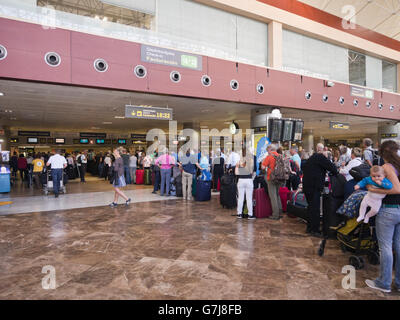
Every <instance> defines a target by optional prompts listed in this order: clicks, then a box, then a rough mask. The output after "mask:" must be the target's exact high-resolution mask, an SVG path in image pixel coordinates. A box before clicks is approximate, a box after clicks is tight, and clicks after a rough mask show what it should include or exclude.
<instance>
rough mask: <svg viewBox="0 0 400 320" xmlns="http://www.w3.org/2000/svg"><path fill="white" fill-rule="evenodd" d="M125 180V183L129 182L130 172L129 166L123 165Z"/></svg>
mask: <svg viewBox="0 0 400 320" xmlns="http://www.w3.org/2000/svg"><path fill="white" fill-rule="evenodd" d="M124 173H125V180H126V183H127V184H131V183H132V181H131V172H130V170H129V166H124Z"/></svg>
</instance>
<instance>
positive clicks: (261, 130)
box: [254, 127, 267, 133]
mask: <svg viewBox="0 0 400 320" xmlns="http://www.w3.org/2000/svg"><path fill="white" fill-rule="evenodd" d="M259 132H267V127H258V128H254V133H259Z"/></svg>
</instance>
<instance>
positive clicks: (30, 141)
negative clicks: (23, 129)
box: [27, 138, 38, 144]
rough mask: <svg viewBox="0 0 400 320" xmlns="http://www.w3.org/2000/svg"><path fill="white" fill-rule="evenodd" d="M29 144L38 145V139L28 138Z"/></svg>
mask: <svg viewBox="0 0 400 320" xmlns="http://www.w3.org/2000/svg"><path fill="white" fill-rule="evenodd" d="M27 142H28V143H31V144H37V143H38V138H28V141H27Z"/></svg>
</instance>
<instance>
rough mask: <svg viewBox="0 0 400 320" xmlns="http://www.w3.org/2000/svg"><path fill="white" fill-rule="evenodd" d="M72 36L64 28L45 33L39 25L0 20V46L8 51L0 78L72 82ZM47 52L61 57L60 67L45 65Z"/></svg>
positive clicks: (2, 64)
mask: <svg viewBox="0 0 400 320" xmlns="http://www.w3.org/2000/svg"><path fill="white" fill-rule="evenodd" d="M70 35H71V33H70V32H69V31H65V30H61V29H48V30H46V29H43V28H42V27H41V26H39V25H34V24H28V23H24V22H19V21H14V20H8V19H0V44H1V45H3V46H4V47H6V49H7V52H8V54H7V57H6V59H4V60H1V61H0V77H8V78H17V79H28V80H39V81H50V82H59V83H68V82H70V80H71V72H70ZM48 52H56V53H58V54H59V55H60V57H61V64H60V66H59V67H56V68H55V67H51V66H49V65H47V64H46V62H45V60H44V57H45V54H46V53H48Z"/></svg>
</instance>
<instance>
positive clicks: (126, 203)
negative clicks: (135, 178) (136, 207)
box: [125, 198, 131, 206]
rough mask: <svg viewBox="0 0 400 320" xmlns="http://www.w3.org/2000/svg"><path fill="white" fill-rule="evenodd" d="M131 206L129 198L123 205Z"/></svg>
mask: <svg viewBox="0 0 400 320" xmlns="http://www.w3.org/2000/svg"><path fill="white" fill-rule="evenodd" d="M130 204H131V198H129V199H128V200H126V202H125V205H126V206H129V205H130Z"/></svg>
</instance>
